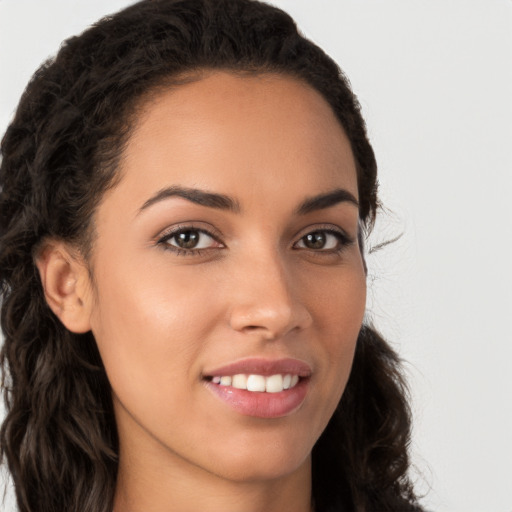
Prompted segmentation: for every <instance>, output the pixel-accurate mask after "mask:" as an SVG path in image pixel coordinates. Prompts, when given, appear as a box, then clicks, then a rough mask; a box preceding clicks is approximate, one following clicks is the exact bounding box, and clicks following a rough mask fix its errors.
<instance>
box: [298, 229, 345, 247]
mask: <svg viewBox="0 0 512 512" xmlns="http://www.w3.org/2000/svg"><path fill="white" fill-rule="evenodd" d="M343 241H344V240H343V235H342V234H341V233H334V232H332V231H325V230H324V231H313V232H312V233H308V234H307V235H305V236H303V237H302V238H301V239H300V240H299V241H298V242H297V243H296V245H295V246H296V247H298V248H300V249H311V250H314V251H328V250H332V249H336V248H339V247H341V246H342V245H344V244H343Z"/></svg>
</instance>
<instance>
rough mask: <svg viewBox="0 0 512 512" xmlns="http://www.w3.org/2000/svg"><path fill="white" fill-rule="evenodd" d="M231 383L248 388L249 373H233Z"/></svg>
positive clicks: (240, 387)
mask: <svg viewBox="0 0 512 512" xmlns="http://www.w3.org/2000/svg"><path fill="white" fill-rule="evenodd" d="M231 385H232V386H233V387H234V388H237V389H247V375H244V374H243V373H239V374H238V375H233V379H232V382H231Z"/></svg>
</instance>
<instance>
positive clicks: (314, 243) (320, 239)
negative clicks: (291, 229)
mask: <svg viewBox="0 0 512 512" xmlns="http://www.w3.org/2000/svg"><path fill="white" fill-rule="evenodd" d="M305 244H306V247H309V248H310V249H322V248H323V247H324V245H325V233H321V232H319V231H318V232H316V233H310V234H309V235H306V240H305Z"/></svg>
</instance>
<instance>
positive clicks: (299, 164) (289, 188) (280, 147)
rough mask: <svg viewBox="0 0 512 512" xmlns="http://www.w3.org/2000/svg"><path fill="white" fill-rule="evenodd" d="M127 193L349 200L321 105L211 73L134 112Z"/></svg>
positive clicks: (278, 80)
mask: <svg viewBox="0 0 512 512" xmlns="http://www.w3.org/2000/svg"><path fill="white" fill-rule="evenodd" d="M120 172H121V184H120V186H121V187H123V188H124V189H125V192H126V193H129V194H131V195H133V196H134V197H135V196H139V197H140V199H141V200H143V195H144V194H146V195H149V194H151V193H154V191H155V190H158V189H159V188H162V187H166V186H169V185H173V184H179V185H183V186H190V187H201V188H205V189H208V190H212V191H219V189H220V191H222V192H223V193H228V194H230V195H233V196H235V197H239V196H243V195H247V194H248V192H250V191H253V192H254V193H255V194H260V195H261V194H265V193H267V194H268V195H269V196H271V195H272V193H273V192H274V191H275V190H280V191H281V192H285V191H286V196H293V195H294V194H297V195H302V196H303V195H304V190H305V189H311V193H312V194H314V193H319V192H324V191H325V190H329V189H332V188H335V187H339V186H342V187H344V188H347V189H349V190H350V191H351V192H352V193H353V195H354V196H356V197H357V179H356V170H355V164H354V159H353V155H352V151H351V148H350V144H349V142H348V139H347V137H346V135H345V133H344V131H343V128H342V127H341V125H340V123H339V121H338V120H337V119H336V117H335V115H334V113H333V112H332V110H331V108H330V106H329V105H328V103H327V102H326V101H325V100H324V99H323V97H322V96H321V95H320V94H319V93H318V92H317V91H315V90H314V89H313V88H311V87H310V86H308V85H306V84H305V83H303V82H301V81H299V80H296V79H293V78H289V77H285V76H281V75H271V74H262V75H256V76H253V75H251V76H240V75H234V74H231V73H227V72H214V73H211V74H209V75H208V76H206V77H204V78H201V79H199V80H197V81H193V82H191V83H188V84H186V85H180V86H178V87H175V88H169V89H167V90H161V91H159V92H158V93H157V94H155V95H154V96H153V97H151V99H150V100H148V101H147V102H146V103H145V104H144V106H143V107H142V109H141V111H140V114H139V117H138V119H137V121H136V123H135V126H134V129H133V132H132V134H131V137H130V139H129V140H128V143H127V145H126V147H125V150H124V153H123V156H122V161H121V165H120Z"/></svg>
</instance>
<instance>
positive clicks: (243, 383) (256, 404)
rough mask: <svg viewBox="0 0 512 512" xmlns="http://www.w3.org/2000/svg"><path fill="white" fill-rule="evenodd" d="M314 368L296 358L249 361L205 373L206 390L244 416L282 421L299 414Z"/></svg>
mask: <svg viewBox="0 0 512 512" xmlns="http://www.w3.org/2000/svg"><path fill="white" fill-rule="evenodd" d="M311 375H312V369H311V366H310V365H309V364H307V363H305V362H304V361H300V360H297V359H289V358H288V359H278V360H268V359H260V358H250V359H244V360H240V361H236V362H233V363H230V364H228V365H224V366H222V367H221V368H216V369H212V370H209V371H205V372H204V373H203V376H202V378H203V382H204V383H205V385H206V388H207V389H208V390H209V391H210V392H211V393H212V394H213V395H214V396H215V397H216V398H217V399H220V401H221V402H223V403H224V404H225V405H227V406H228V408H229V409H231V410H233V411H234V412H237V413H238V414H242V415H244V416H253V417H257V418H268V419H271V418H280V417H283V416H288V415H290V414H293V413H294V412H295V411H297V410H298V409H299V408H300V407H301V406H302V404H303V402H304V400H305V399H306V396H307V394H308V389H309V387H310V380H311V379H310V378H311Z"/></svg>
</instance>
